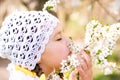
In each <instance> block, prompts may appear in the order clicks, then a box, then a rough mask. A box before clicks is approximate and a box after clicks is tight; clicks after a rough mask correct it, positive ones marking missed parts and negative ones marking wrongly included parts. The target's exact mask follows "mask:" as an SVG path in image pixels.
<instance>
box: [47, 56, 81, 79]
mask: <svg viewBox="0 0 120 80" xmlns="http://www.w3.org/2000/svg"><path fill="white" fill-rule="evenodd" d="M61 65H62V66H61V68H60V69H59V70H54V71H53V72H52V73H50V74H49V76H48V78H47V80H63V79H64V80H69V76H70V73H71V72H72V71H74V70H75V68H76V67H77V66H79V65H80V62H79V60H78V58H77V54H72V55H70V56H68V59H66V60H63V61H62V62H61Z"/></svg>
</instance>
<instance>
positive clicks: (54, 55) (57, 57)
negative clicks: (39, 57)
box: [43, 44, 69, 68]
mask: <svg viewBox="0 0 120 80" xmlns="http://www.w3.org/2000/svg"><path fill="white" fill-rule="evenodd" d="M68 53H69V49H68V48H67V47H66V46H65V45H62V44H58V45H54V46H46V50H45V53H44V54H43V55H44V59H45V62H47V64H48V65H49V66H53V65H54V67H56V68H58V67H60V63H61V61H62V60H63V59H66V58H67V56H68ZM48 62H49V63H50V64H49V63H48Z"/></svg>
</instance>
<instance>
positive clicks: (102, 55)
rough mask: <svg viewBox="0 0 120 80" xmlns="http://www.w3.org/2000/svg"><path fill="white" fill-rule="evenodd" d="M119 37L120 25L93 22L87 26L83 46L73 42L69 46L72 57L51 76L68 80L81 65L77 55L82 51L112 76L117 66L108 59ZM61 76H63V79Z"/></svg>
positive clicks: (64, 61) (63, 62)
mask: <svg viewBox="0 0 120 80" xmlns="http://www.w3.org/2000/svg"><path fill="white" fill-rule="evenodd" d="M119 37H120V23H117V24H113V25H111V26H108V25H106V26H103V25H102V24H100V23H99V21H97V20H92V21H91V22H90V23H88V24H87V26H86V35H85V42H84V44H83V46H81V44H78V43H76V42H74V41H72V42H71V44H70V46H69V48H70V50H71V52H72V55H70V56H68V59H67V60H63V61H62V63H61V65H62V66H61V68H60V70H57V71H54V72H52V74H50V76H57V77H56V78H57V79H56V80H61V79H64V80H68V79H69V75H70V73H71V72H72V71H73V70H75V68H76V66H78V65H80V62H79V60H77V54H76V53H79V52H80V50H81V49H84V50H85V51H86V52H87V53H90V54H91V56H92V60H93V65H98V66H99V68H100V69H101V70H103V71H104V74H111V73H112V71H113V70H114V69H115V68H116V67H117V66H116V64H115V63H113V62H109V61H108V60H107V57H108V56H109V55H112V51H113V49H114V46H115V44H116V41H117V40H118V38H119ZM59 74H62V78H61V77H60V75H59ZM49 78H50V77H49ZM58 78H60V79H58ZM50 80H55V78H53V77H52V78H51V79H50Z"/></svg>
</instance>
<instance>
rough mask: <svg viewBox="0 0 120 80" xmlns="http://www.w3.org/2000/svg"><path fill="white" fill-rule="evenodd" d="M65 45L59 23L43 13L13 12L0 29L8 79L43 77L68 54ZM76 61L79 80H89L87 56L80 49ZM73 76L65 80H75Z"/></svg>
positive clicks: (54, 68)
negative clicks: (8, 62)
mask: <svg viewBox="0 0 120 80" xmlns="http://www.w3.org/2000/svg"><path fill="white" fill-rule="evenodd" d="M69 44H70V40H69V39H68V38H66V37H65V36H64V35H63V29H62V27H61V24H60V21H59V20H58V19H57V18H56V17H54V16H53V15H51V14H50V13H48V12H46V11H23V12H15V13H13V14H11V15H10V16H8V17H7V18H6V19H5V21H4V22H3V25H2V28H1V30H0V56H1V57H3V58H7V59H9V60H10V61H11V63H10V64H9V65H8V68H7V69H8V70H9V72H10V77H9V80H38V79H39V77H40V76H41V74H42V73H44V74H45V76H46V77H47V76H48V75H49V74H50V73H51V72H52V71H53V70H57V69H58V68H60V66H61V65H60V63H61V61H62V60H63V59H66V58H67V56H69V55H71V52H70V50H69V48H68V46H69ZM78 60H79V61H81V64H80V66H79V67H78V68H77V71H78V72H80V80H92V69H91V57H90V56H89V55H88V54H86V53H85V52H84V51H83V50H81V53H80V54H78ZM75 74H76V71H74V72H72V73H71V75H70V78H69V79H70V80H75V79H76V75H75Z"/></svg>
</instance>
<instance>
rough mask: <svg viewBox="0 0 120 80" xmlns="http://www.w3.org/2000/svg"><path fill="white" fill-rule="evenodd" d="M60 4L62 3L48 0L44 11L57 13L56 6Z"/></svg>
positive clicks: (57, 0)
mask: <svg viewBox="0 0 120 80" xmlns="http://www.w3.org/2000/svg"><path fill="white" fill-rule="evenodd" d="M59 2H60V1H59V0H48V1H47V2H46V3H45V4H44V7H43V11H44V10H53V11H56V6H57V3H59Z"/></svg>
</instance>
